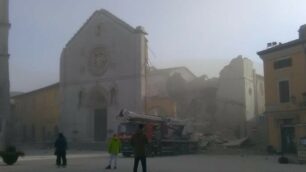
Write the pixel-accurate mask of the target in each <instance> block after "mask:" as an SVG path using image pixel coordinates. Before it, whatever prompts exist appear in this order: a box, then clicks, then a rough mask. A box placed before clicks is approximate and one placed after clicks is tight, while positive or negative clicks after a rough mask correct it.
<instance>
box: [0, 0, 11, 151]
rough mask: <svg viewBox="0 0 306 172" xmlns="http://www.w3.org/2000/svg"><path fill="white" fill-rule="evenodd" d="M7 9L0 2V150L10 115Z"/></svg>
mask: <svg viewBox="0 0 306 172" xmlns="http://www.w3.org/2000/svg"><path fill="white" fill-rule="evenodd" d="M8 8H9V2H8V0H0V148H3V146H4V145H5V144H6V137H7V136H6V133H7V121H8V117H9V114H10V102H9V99H10V93H9V87H10V83H9V69H8V68H9V65H8V59H9V53H8V35H9V29H10V23H9V19H8V16H9V14H8V11H9V10H8Z"/></svg>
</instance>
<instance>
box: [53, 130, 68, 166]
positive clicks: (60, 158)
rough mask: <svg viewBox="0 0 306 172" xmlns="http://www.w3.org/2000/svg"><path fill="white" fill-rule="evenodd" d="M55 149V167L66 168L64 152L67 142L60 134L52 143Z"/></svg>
mask: <svg viewBox="0 0 306 172" xmlns="http://www.w3.org/2000/svg"><path fill="white" fill-rule="evenodd" d="M54 147H55V153H54V154H55V155H56V165H57V166H58V167H60V166H63V167H66V165H67V159H66V150H67V141H66V138H65V136H64V135H63V134H62V133H59V134H58V137H57V139H56V141H55V143H54Z"/></svg>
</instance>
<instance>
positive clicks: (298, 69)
mask: <svg viewBox="0 0 306 172" xmlns="http://www.w3.org/2000/svg"><path fill="white" fill-rule="evenodd" d="M305 45H306V25H303V26H301V27H300V29H299V38H298V39H296V40H293V41H289V42H286V43H283V44H277V43H269V44H268V47H267V49H265V50H262V51H260V52H258V55H259V56H260V58H261V59H262V60H263V63H264V75H265V88H266V91H265V92H266V97H265V99H266V112H265V117H266V119H267V123H268V130H267V131H268V144H269V145H270V146H272V147H273V149H274V150H276V151H277V152H284V153H294V152H296V150H297V148H298V146H299V143H300V139H301V138H303V137H306V103H305V102H306V79H305V73H306V55H305Z"/></svg>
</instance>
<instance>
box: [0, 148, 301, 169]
mask: <svg viewBox="0 0 306 172" xmlns="http://www.w3.org/2000/svg"><path fill="white" fill-rule="evenodd" d="M54 161H55V158H54V156H52V155H47V156H37V155H36V156H27V157H24V158H22V159H20V161H18V163H17V164H16V165H14V166H6V165H4V164H3V162H0V172H53V171H54V172H64V171H65V172H102V171H117V172H129V171H132V164H133V159H132V158H120V159H119V160H118V169H117V170H105V169H104V167H105V166H106V165H107V162H108V156H107V154H106V153H100V152H95V153H82V154H73V155H70V156H69V159H68V166H67V167H66V168H57V167H56V166H55V165H54V164H55V162H54ZM147 162H148V172H171V171H174V172H288V171H290V172H305V171H306V165H299V164H289V165H281V164H278V163H277V157H271V156H270V157H268V156H239V155H184V156H171V157H154V158H148V160H147ZM138 171H141V169H138Z"/></svg>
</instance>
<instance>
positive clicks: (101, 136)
mask: <svg viewBox="0 0 306 172" xmlns="http://www.w3.org/2000/svg"><path fill="white" fill-rule="evenodd" d="M107 100H108V93H107V91H106V90H105V89H104V88H103V87H101V86H98V85H97V86H94V87H93V88H92V89H91V90H90V91H89V96H88V107H89V108H90V109H91V110H92V111H93V118H92V119H93V135H94V140H95V141H105V140H106V137H107V105H108V101H107Z"/></svg>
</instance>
